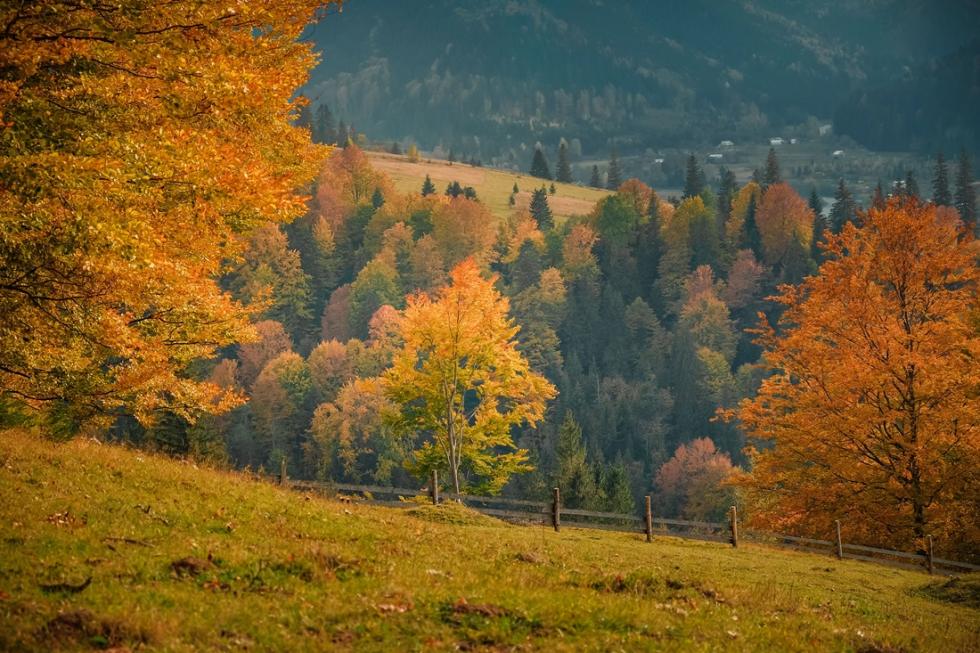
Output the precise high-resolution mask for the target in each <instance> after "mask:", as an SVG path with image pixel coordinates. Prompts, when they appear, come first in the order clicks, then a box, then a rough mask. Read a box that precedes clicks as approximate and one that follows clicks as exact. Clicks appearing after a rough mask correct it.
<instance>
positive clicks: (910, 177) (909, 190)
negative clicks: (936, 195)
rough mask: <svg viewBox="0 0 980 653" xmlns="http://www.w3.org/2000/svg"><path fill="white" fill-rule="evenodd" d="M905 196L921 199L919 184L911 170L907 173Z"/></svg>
mask: <svg viewBox="0 0 980 653" xmlns="http://www.w3.org/2000/svg"><path fill="white" fill-rule="evenodd" d="M905 196H906V197H914V198H916V199H918V198H919V182H917V181H916V180H915V173H914V172H912V171H911V170H909V171H908V172H907V173H905Z"/></svg>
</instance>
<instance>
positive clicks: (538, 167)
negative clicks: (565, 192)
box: [530, 147, 551, 179]
mask: <svg viewBox="0 0 980 653" xmlns="http://www.w3.org/2000/svg"><path fill="white" fill-rule="evenodd" d="M530 172H531V176H532V177H538V178H540V179H551V169H550V168H549V167H548V159H546V158H545V156H544V152H542V151H541V148H540V147H535V148H534V157H533V158H532V159H531V171H530Z"/></svg>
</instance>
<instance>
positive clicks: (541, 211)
mask: <svg viewBox="0 0 980 653" xmlns="http://www.w3.org/2000/svg"><path fill="white" fill-rule="evenodd" d="M530 211H531V216H532V217H533V218H534V220H535V222H537V223H538V228H539V229H541V231H550V230H551V228H552V227H554V226H555V220H554V217H553V216H552V215H551V207H549V206H548V193H547V191H545V189H544V186H542V187H541V188H539V189H538V190H536V191H534V192H533V193H532V194H531V206H530Z"/></svg>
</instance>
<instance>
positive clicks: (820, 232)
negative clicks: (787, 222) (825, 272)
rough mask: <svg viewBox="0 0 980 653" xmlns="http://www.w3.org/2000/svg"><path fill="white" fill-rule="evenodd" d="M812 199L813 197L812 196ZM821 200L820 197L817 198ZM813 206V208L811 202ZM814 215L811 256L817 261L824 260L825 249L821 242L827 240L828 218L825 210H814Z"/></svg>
mask: <svg viewBox="0 0 980 653" xmlns="http://www.w3.org/2000/svg"><path fill="white" fill-rule="evenodd" d="M811 199H812V198H811ZM817 199H818V201H819V198H817ZM811 208H813V206H812V204H811ZM813 215H814V217H813V236H812V237H811V238H810V257H811V258H812V259H813V260H814V261H815V262H816V263H821V262H822V261H823V260H824V255H823V250H822V249H821V248H820V244H821V243H823V242H825V239H826V232H827V218H825V217H823V212H822V211H821V212H819V213H817V212H814V214H813Z"/></svg>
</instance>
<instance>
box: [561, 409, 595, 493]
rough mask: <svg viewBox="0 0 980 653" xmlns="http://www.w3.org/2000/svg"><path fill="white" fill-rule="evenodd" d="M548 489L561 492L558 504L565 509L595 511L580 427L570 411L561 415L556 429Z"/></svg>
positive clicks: (593, 476) (592, 474) (593, 477)
mask: <svg viewBox="0 0 980 653" xmlns="http://www.w3.org/2000/svg"><path fill="white" fill-rule="evenodd" d="M552 485H553V486H554V487H557V488H560V489H561V496H562V503H564V504H565V505H566V506H568V507H569V508H578V509H589V508H596V507H599V506H598V505H597V498H598V494H599V491H598V488H597V487H596V482H595V474H594V473H593V471H592V468H591V467H590V466H589V464H588V461H587V460H586V453H585V444H584V443H583V442H582V427H580V426H579V425H578V422H576V421H575V417H574V416H573V415H572V413H571V411H569V412H566V413H565V419H564V420H563V421H562V423H561V426H560V427H559V428H558V442H557V443H555V472H554V475H553V476H552Z"/></svg>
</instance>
